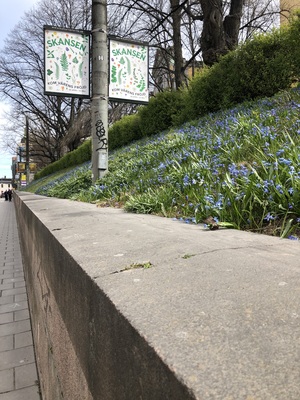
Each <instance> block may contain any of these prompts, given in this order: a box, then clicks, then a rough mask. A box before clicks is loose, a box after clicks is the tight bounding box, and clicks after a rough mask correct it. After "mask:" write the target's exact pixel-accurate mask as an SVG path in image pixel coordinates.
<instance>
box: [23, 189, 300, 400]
mask: <svg viewBox="0 0 300 400" xmlns="http://www.w3.org/2000/svg"><path fill="white" fill-rule="evenodd" d="M18 195H19V196H20V197H19V200H18V199H17V200H16V207H17V213H18V218H19V221H20V227H21V232H23V236H22V243H23V249H24V257H25V267H26V266H27V276H28V277H27V280H28V283H29V286H30V288H31V289H29V290H28V291H29V297H30V299H31V301H32V306H31V308H32V311H33V318H34V320H35V322H34V332H35V343H36V346H37V353H38V357H39V363H40V369H41V371H40V375H41V381H42V382H41V384H42V389H43V391H44V396H45V397H44V398H45V400H48V399H55V400H57V399H58V398H59V397H55V396H58V394H57V393H56V394H55V395H54V394H52V392H51V385H54V383H55V382H56V383H59V385H56V388H58V387H59V390H58V391H59V392H61V393H63V398H64V399H68V400H75V399H81V400H82V399H97V400H100V399H103V400H138V399H142V400H150V399H151V400H168V399H169V400H190V399H199V400H200V399H201V400H207V399H212V400H218V399H220V400H229V399H230V400H231V399H236V400H250V399H251V400H254V399H255V400H259V399H261V400H271V399H272V400H274V399H276V400H277V399H278V400H283V399H288V400H299V398H300V244H299V243H298V242H293V241H289V240H281V239H278V238H272V237H267V236H262V235H256V234H251V233H246V232H239V231H235V230H219V231H204V230H203V229H202V228H201V227H199V226H190V225H186V224H181V223H179V222H174V221H172V220H169V219H164V218H159V217H154V216H145V215H132V214H126V213H124V212H123V211H122V210H116V209H110V208H104V209H100V208H97V207H96V206H95V205H91V204H84V203H75V202H71V201H67V200H59V199H49V198H45V197H42V196H34V195H31V194H28V193H19V194H18ZM148 261H150V262H151V263H152V264H153V267H152V268H149V269H135V268H131V266H132V265H133V264H137V263H145V262H148ZM43 377H44V378H43ZM48 378H49V379H48Z"/></svg>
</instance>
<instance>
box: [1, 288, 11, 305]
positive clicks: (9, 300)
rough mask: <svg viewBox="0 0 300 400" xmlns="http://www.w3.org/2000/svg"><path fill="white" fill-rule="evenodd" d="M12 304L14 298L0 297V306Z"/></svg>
mask: <svg viewBox="0 0 300 400" xmlns="http://www.w3.org/2000/svg"><path fill="white" fill-rule="evenodd" d="M0 290H1V288H0ZM13 302H14V296H13V295H11V296H4V297H0V304H9V303H13Z"/></svg>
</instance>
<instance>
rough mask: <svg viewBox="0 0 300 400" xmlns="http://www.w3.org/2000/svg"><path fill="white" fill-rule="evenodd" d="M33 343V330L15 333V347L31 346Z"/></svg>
mask: <svg viewBox="0 0 300 400" xmlns="http://www.w3.org/2000/svg"><path fill="white" fill-rule="evenodd" d="M32 344H33V343H32V333H31V331H28V332H22V333H17V334H16V335H15V349H18V348H20V347H26V346H31V345H32Z"/></svg>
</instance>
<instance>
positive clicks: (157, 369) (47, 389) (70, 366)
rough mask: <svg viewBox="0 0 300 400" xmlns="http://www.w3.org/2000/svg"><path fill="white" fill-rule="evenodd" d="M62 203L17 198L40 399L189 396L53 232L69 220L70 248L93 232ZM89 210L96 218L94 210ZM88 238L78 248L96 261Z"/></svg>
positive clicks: (128, 399) (82, 213)
mask: <svg viewBox="0 0 300 400" xmlns="http://www.w3.org/2000/svg"><path fill="white" fill-rule="evenodd" d="M68 203H69V204H68ZM67 205H68V206H70V202H65V201H63V200H62V201H61V200H57V199H48V198H44V197H41V196H34V195H30V194H26V193H19V195H17V196H16V198H15V206H16V211H17V219H18V224H19V230H20V240H21V244H22V252H23V257H24V265H25V277H26V282H27V288H28V296H29V302H30V310H31V316H32V325H33V334H34V342H35V346H36V353H37V362H38V366H39V373H40V377H41V390H42V394H43V399H44V400H59V399H67V400H77V399H78V400H88V399H97V400H101V399H103V400H121V399H124V400H125V399H126V400H135V399H136V400H137V399H143V400H146V399H152V400H160V399H161V400H167V399H170V400H176V399H178V400H183V399H194V396H193V395H192V394H189V391H188V389H187V387H186V386H185V385H184V384H183V383H182V382H180V380H179V379H178V378H177V377H176V376H175V374H174V372H173V371H171V370H170V368H169V367H168V366H166V365H165V363H163V362H162V360H161V359H160V357H159V355H158V354H157V353H156V352H155V351H154V349H153V348H152V347H151V346H150V345H149V343H148V342H147V340H146V338H145V337H142V335H141V334H140V333H139V332H138V331H137V330H136V329H135V328H134V327H133V326H132V325H131V323H130V321H128V319H127V318H126V317H125V316H124V315H123V314H122V313H121V312H120V311H119V310H118V308H117V307H116V305H115V304H114V303H113V302H112V301H111V299H110V298H109V297H108V296H107V294H106V293H105V292H104V291H103V290H102V289H101V287H100V286H99V285H98V284H97V283H96V281H95V279H93V278H92V277H91V276H89V274H88V273H87V271H85V270H84V268H83V266H82V265H80V264H79V263H78V261H76V259H75V258H76V257H75V258H74V256H75V255H76V254H74V255H72V253H71V252H70V251H72V250H70V248H69V249H68V248H67V246H64V245H62V243H61V242H60V240H59V239H58V238H57V237H55V233H60V232H61V231H62V230H64V228H63V227H62V226H64V227H66V228H67V227H68V225H69V229H68V228H67V229H66V234H67V238H70V239H71V243H72V249H74V248H76V247H77V248H80V247H82V246H81V245H82V240H81V237H80V236H79V232H81V233H82V232H83V230H85V232H86V238H87V239H88V238H89V237H91V235H90V234H89V233H90V230H91V228H92V227H91V226H90V225H89V226H83V225H84V224H82V221H83V220H86V212H87V210H86V209H84V210H83V209H82V208H81V206H80V205H78V203H71V207H72V212H73V214H74V218H71V219H70V218H68V216H70V211H71V210H70V209H68V208H66V206H67ZM83 206H84V205H83ZM78 207H79V208H78ZM88 209H89V211H90V212H91V214H90V215H89V218H92V219H93V218H94V217H95V215H93V213H94V212H95V213H96V214H97V209H96V207H95V206H91V205H88ZM75 217H76V220H75ZM64 219H65V220H64ZM50 220H51V221H52V222H49V221H50ZM47 221H48V222H47ZM53 221H54V225H53ZM57 223H58V226H57V228H55V226H56V224H57ZM90 223H91V220H90V221H89V224H90ZM61 224H62V225H61ZM96 229H99V226H98V228H96ZM98 233H100V231H98ZM102 234H103V232H102ZM87 243H88V244H89V246H90V247H89V248H87V247H86V246H84V247H83V249H84V250H83V251H86V252H87V253H88V252H94V255H91V254H90V256H92V259H93V263H94V264H95V266H96V265H97V264H98V263H99V261H100V260H99V257H101V251H99V252H98V254H97V251H95V245H93V243H92V242H87ZM116 246H117V244H116ZM114 251H115V252H118V249H117V248H116V249H115V250H114ZM115 258H116V257H115ZM83 259H84V258H83ZM85 259H87V258H85ZM90 259H91V258H90ZM105 262H110V263H113V260H107V259H106V261H105ZM94 270H95V268H94ZM97 274H98V275H101V269H100V270H99V271H98V272H97ZM94 278H95V277H94Z"/></svg>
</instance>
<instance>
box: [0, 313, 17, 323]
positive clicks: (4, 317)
mask: <svg viewBox="0 0 300 400" xmlns="http://www.w3.org/2000/svg"><path fill="white" fill-rule="evenodd" d="M8 322H14V313H13V312H10V313H5V314H0V325H2V324H7V323H8Z"/></svg>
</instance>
